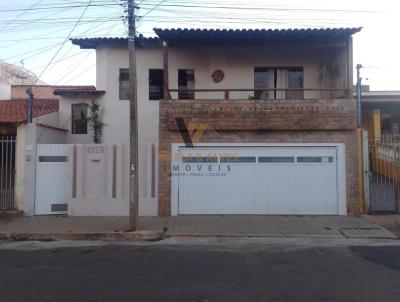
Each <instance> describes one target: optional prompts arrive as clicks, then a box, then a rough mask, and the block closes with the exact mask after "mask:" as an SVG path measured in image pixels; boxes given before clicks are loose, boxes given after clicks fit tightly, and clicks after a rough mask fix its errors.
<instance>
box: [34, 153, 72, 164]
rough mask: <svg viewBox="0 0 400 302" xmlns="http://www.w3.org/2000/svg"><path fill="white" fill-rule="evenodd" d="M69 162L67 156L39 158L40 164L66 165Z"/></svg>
mask: <svg viewBox="0 0 400 302" xmlns="http://www.w3.org/2000/svg"><path fill="white" fill-rule="evenodd" d="M67 161H68V157H67V156H58V155H52V156H50V155H48V156H39V162H41V163H66V162H67Z"/></svg>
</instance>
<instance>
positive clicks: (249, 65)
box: [169, 46, 346, 99]
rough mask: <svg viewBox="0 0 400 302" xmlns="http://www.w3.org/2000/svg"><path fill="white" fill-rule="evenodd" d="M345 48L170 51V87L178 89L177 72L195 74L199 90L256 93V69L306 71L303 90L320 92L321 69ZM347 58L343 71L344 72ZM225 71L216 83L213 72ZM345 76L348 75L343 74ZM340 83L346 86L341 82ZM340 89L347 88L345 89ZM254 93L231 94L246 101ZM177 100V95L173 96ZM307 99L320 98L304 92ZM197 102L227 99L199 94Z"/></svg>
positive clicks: (229, 48) (317, 93)
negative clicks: (212, 76) (223, 75)
mask: <svg viewBox="0 0 400 302" xmlns="http://www.w3.org/2000/svg"><path fill="white" fill-rule="evenodd" d="M344 49H345V48H331V47H330V48H322V47H315V48H313V47H308V46H307V47H305V46H302V47H301V46H299V47H294V46H292V47H276V46H275V47H250V46H248V47H212V48H210V47H185V48H184V47H179V48H177V47H170V48H169V84H170V89H177V88H178V69H180V68H183V69H194V70H195V86H196V89H232V88H236V89H253V88H254V67H303V69H304V88H314V89H318V88H320V83H319V80H318V79H319V69H320V65H321V63H322V64H323V63H325V62H326V61H328V60H330V59H335V58H337V57H338V55H339V54H340V52H343V50H344ZM345 63H346V61H345V58H344V60H343V62H342V64H341V65H342V69H345ZM216 69H221V70H223V71H224V74H225V78H224V80H223V81H222V82H220V83H214V82H213V81H212V79H211V74H212V72H213V71H214V70H216ZM341 76H345V74H341ZM338 82H340V83H341V82H343V81H342V80H341V79H338ZM338 88H345V87H344V86H342V87H338ZM253 95H254V93H252V92H231V95H230V98H231V99H235V98H238V99H247V98H248V97H249V96H253ZM172 97H173V98H177V93H174V94H172ZM304 97H305V98H306V99H307V98H319V97H320V94H319V92H305V95H304ZM196 98H199V99H201V98H205V99H210V98H219V99H222V98H224V93H223V92H215V93H209V92H197V93H196Z"/></svg>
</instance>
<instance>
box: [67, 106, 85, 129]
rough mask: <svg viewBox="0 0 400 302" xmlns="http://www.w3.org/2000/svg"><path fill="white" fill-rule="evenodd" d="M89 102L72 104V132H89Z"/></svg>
mask: <svg viewBox="0 0 400 302" xmlns="http://www.w3.org/2000/svg"><path fill="white" fill-rule="evenodd" d="M87 108H88V106H87V104H73V105H72V129H71V130H72V134H87Z"/></svg>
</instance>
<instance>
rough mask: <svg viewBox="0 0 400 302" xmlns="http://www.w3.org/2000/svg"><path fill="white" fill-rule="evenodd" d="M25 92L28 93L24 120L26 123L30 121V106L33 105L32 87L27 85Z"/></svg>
mask: <svg viewBox="0 0 400 302" xmlns="http://www.w3.org/2000/svg"><path fill="white" fill-rule="evenodd" d="M26 94H27V95H28V100H27V106H26V122H27V123H28V124H30V123H32V107H33V91H32V87H29V88H28V89H27V90H26Z"/></svg>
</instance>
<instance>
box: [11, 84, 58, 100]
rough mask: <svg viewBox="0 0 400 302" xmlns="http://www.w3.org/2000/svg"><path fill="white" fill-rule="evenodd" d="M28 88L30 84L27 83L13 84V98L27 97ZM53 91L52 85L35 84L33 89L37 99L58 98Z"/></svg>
mask: <svg viewBox="0 0 400 302" xmlns="http://www.w3.org/2000/svg"><path fill="white" fill-rule="evenodd" d="M27 88H28V86H26V85H22V86H19V85H13V86H12V87H11V99H26V98H27V97H28V96H27V93H26V89H27ZM53 91H54V88H53V87H52V86H50V85H44V86H43V85H35V86H33V89H32V92H33V95H34V96H35V99H57V97H56V96H55V95H54V94H53Z"/></svg>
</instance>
